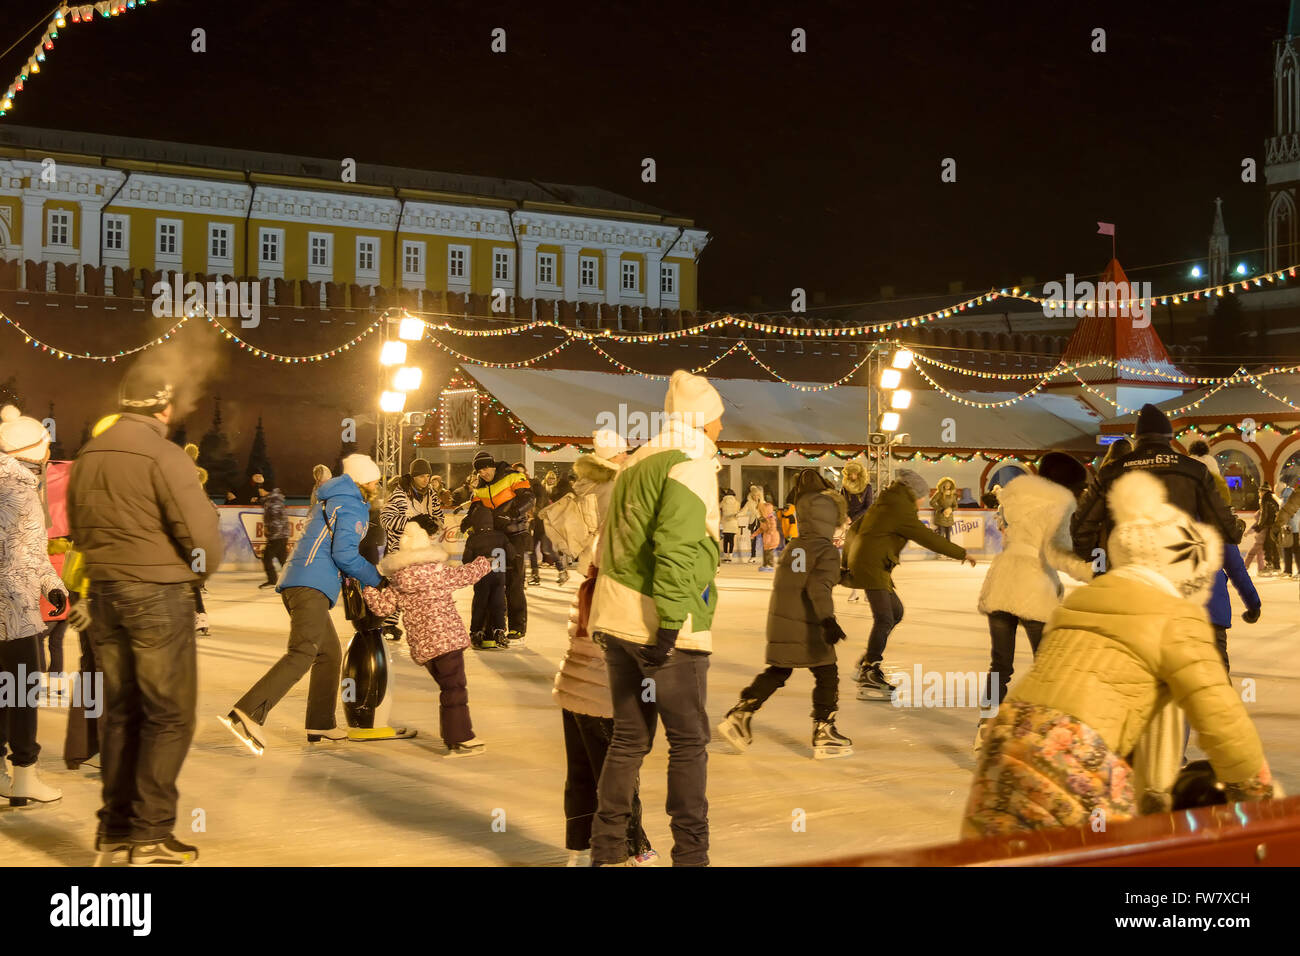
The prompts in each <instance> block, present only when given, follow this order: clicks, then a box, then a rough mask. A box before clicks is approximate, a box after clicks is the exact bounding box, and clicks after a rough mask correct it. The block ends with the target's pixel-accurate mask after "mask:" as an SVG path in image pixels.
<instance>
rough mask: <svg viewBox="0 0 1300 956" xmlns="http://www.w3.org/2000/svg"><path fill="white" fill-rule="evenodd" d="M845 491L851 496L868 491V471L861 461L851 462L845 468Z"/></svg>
mask: <svg viewBox="0 0 1300 956" xmlns="http://www.w3.org/2000/svg"><path fill="white" fill-rule="evenodd" d="M843 481H844V491H845V492H846V493H847V494H850V495H860V494H862V492H864V491H866V490H867V469H866V468H864V467H863V466H862V462H860V461H851V462H849V463H848V464H846V465H845V466H844V471H843Z"/></svg>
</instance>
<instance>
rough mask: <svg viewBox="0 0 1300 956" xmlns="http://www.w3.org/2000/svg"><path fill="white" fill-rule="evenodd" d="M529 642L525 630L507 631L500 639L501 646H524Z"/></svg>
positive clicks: (499, 644)
mask: <svg viewBox="0 0 1300 956" xmlns="http://www.w3.org/2000/svg"><path fill="white" fill-rule="evenodd" d="M526 642H527V638H525V637H524V632H523V631H506V632H505V636H504V637H503V638H501V639H500V640H499V641H498V646H499V647H523V646H524V644H525V643H526Z"/></svg>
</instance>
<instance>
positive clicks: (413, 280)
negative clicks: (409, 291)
mask: <svg viewBox="0 0 1300 956" xmlns="http://www.w3.org/2000/svg"><path fill="white" fill-rule="evenodd" d="M428 252H429V244H428V243H427V242H423V241H421V240H419V239H403V240H402V285H403V287H407V286H418V287H421V288H423V286H424V272H425V264H426V263H427V262H428ZM412 254H414V255H415V258H416V263H415V264H416V267H417V268H415V269H409V268H408V266H409V265H410V263H411V255H412Z"/></svg>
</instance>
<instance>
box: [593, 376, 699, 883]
mask: <svg viewBox="0 0 1300 956" xmlns="http://www.w3.org/2000/svg"><path fill="white" fill-rule="evenodd" d="M664 412H665V413H666V416H667V421H666V422H665V424H664V426H663V428H662V429H661V430H660V432H659V434H658V435H656V436H655V437H654V438H653V439H651V440H650V442H648V443H647V444H645V445H643V446H642V447H641V448H639V449H637V451H636V453H635V454H633V455H632V456H631V457H630V458H628V459H627V462H626V463H625V464H624V466H623V469H622V471H620V472H619V475H618V478H617V479H616V481H615V484H614V490H613V492H612V494H611V496H610V506H609V514H608V517H607V518H606V523H605V527H604V529H603V531H602V534H601V542H600V561H599V562H598V564H599V567H600V574H599V576H598V577H597V578H596V588H595V593H594V594H593V596H592V605H591V617H590V624H589V627H590V630H591V632H592V636H593V638H594V639H595V641H596V642H597V643H598V644H600V645H602V646H603V647H604V648H605V666H606V668H607V670H608V673H609V690H610V697H611V699H612V701H613V706H614V738H613V740H612V741H611V743H610V746H609V752H608V754H607V756H606V757H605V766H604V768H603V770H602V771H601V775H600V783H599V786H598V790H597V810H596V818H595V821H594V823H593V825H592V830H591V861H592V865H593V866H601V865H624V864H625V863H626V862H627V860H628V856H627V822H628V817H629V816H630V815H631V813H632V808H633V801H634V799H635V796H636V792H637V779H638V776H639V774H640V770H641V762H642V760H644V758H645V755H646V754H648V753H649V752H650V747H651V744H652V743H653V741H654V731H655V722H656V720H657V719H661V720H662V721H663V724H664V735H665V736H666V737H667V738H668V814H669V816H670V817H671V818H672V823H671V828H672V833H673V856H672V859H673V865H674V866H707V865H708V863H709V804H708V800H707V798H706V796H705V779H706V772H707V764H708V754H707V752H706V749H705V748H706V747H707V745H708V743H709V736H710V731H709V721H708V716H707V715H706V714H705V712H704V700H705V690H706V678H707V675H708V668H709V654H710V652H711V651H712V650H713V643H712V636H711V634H710V631H709V629H710V627H711V626H712V623H713V612H714V608H715V607H716V605H717V600H718V598H717V591H716V588H715V585H714V577H715V576H716V574H717V572H718V558H719V553H720V548H719V541H720V535H719V532H718V524H719V511H718V469H719V467H720V465H719V464H718V461H717V451H718V449H717V445H715V444H714V442H715V441H716V440H717V438H718V434H719V433H720V432H721V431H722V412H723V405H722V398H721V396H719V395H718V393H717V391H716V390H715V389H714V388H713V386H712V385H710V384H709V383H708V381H707V380H706V379H704V378H703V377H702V376H699V375H692V374H690V373H689V372H684V371H681V370H678V371H676V372H674V373H673V376H672V379H671V380H670V381H669V384H668V394H667V396H666V397H665V399H664Z"/></svg>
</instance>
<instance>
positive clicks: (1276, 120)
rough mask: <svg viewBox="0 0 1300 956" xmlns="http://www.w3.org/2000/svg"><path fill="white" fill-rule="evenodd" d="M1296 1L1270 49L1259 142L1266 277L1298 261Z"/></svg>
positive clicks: (1299, 50)
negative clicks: (1265, 132) (1266, 108)
mask: <svg viewBox="0 0 1300 956" xmlns="http://www.w3.org/2000/svg"><path fill="white" fill-rule="evenodd" d="M1297 30H1300V0H1291V13H1290V16H1289V17H1288V18H1287V27H1286V36H1285V37H1284V38H1282V39H1281V40H1278V41H1276V42H1275V43H1274V44H1273V135H1272V136H1271V137H1269V138H1268V139H1267V140H1265V142H1264V155H1265V160H1264V181H1265V182H1266V183H1268V219H1267V227H1266V229H1265V236H1266V238H1265V245H1266V248H1267V268H1268V270H1269V271H1270V272H1272V271H1273V270H1276V269H1283V268H1286V267H1287V266H1292V265H1295V264H1296V262H1297V261H1300V233H1298V232H1297V220H1296V202H1297V195H1296V189H1297V187H1298V186H1300V36H1297Z"/></svg>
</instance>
